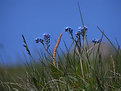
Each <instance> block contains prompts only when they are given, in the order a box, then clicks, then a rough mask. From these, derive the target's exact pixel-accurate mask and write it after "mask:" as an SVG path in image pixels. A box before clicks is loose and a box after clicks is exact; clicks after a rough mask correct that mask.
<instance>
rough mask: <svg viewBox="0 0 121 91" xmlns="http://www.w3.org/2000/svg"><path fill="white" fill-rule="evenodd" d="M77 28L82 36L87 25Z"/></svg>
mask: <svg viewBox="0 0 121 91" xmlns="http://www.w3.org/2000/svg"><path fill="white" fill-rule="evenodd" d="M78 30H79V31H80V34H81V35H82V36H83V37H84V36H85V34H86V31H87V27H86V26H84V27H79V28H78Z"/></svg>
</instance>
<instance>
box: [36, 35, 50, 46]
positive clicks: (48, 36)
mask: <svg viewBox="0 0 121 91" xmlns="http://www.w3.org/2000/svg"><path fill="white" fill-rule="evenodd" d="M43 36H44V38H43V39H42V38H39V37H38V38H36V39H35V41H36V43H39V42H40V43H42V44H43V45H44V44H46V45H47V48H49V46H50V34H48V33H44V34H43Z"/></svg>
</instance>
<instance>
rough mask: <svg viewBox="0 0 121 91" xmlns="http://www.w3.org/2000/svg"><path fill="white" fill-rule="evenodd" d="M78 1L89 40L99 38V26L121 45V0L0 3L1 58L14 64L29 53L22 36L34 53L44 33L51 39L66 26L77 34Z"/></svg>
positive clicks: (17, 0)
mask: <svg viewBox="0 0 121 91" xmlns="http://www.w3.org/2000/svg"><path fill="white" fill-rule="evenodd" d="M77 1H79V3H80V8H81V11H82V15H83V19H84V23H85V25H88V39H89V40H92V39H93V38H100V36H101V33H100V32H99V31H98V29H97V28H96V25H98V26H99V27H101V29H104V32H105V34H106V35H107V36H108V37H109V38H110V39H111V40H112V41H113V43H114V44H116V43H115V39H117V40H118V42H119V44H120V45H121V27H120V26H121V0H0V58H3V59H5V62H6V63H12V62H16V61H15V60H16V59H17V57H18V56H19V55H20V56H22V55H23V52H24V53H26V51H25V48H23V46H22V44H23V40H22V37H21V35H22V34H24V36H25V38H26V40H27V42H28V45H29V48H30V49H31V50H34V49H36V48H35V47H38V46H39V45H36V44H35V42H34V39H35V38H36V37H38V36H41V35H42V34H43V33H45V32H46V33H50V34H51V36H52V40H54V39H57V37H58V36H59V35H60V33H62V32H63V31H64V28H65V27H66V26H71V27H72V28H73V29H74V31H75V32H76V31H77V28H78V27H79V26H80V25H81V19H80V15H79V11H78V6H77ZM63 40H65V41H66V42H67V44H68V40H69V36H67V34H64V36H63ZM53 45H54V43H53ZM40 47H42V46H40ZM5 56H8V58H7V59H6V57H5ZM10 60H11V61H10Z"/></svg>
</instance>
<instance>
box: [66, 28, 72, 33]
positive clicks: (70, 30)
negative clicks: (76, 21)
mask: <svg viewBox="0 0 121 91" xmlns="http://www.w3.org/2000/svg"><path fill="white" fill-rule="evenodd" d="M65 32H69V33H70V34H72V33H73V29H72V28H71V27H66V29H65Z"/></svg>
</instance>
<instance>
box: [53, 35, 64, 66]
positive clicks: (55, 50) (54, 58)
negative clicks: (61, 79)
mask: <svg viewBox="0 0 121 91" xmlns="http://www.w3.org/2000/svg"><path fill="white" fill-rule="evenodd" d="M62 35H63V33H61V35H60V37H59V39H58V42H57V44H56V46H55V49H54V53H53V64H54V66H55V67H56V52H57V49H58V46H59V44H60V41H61V37H62Z"/></svg>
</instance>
